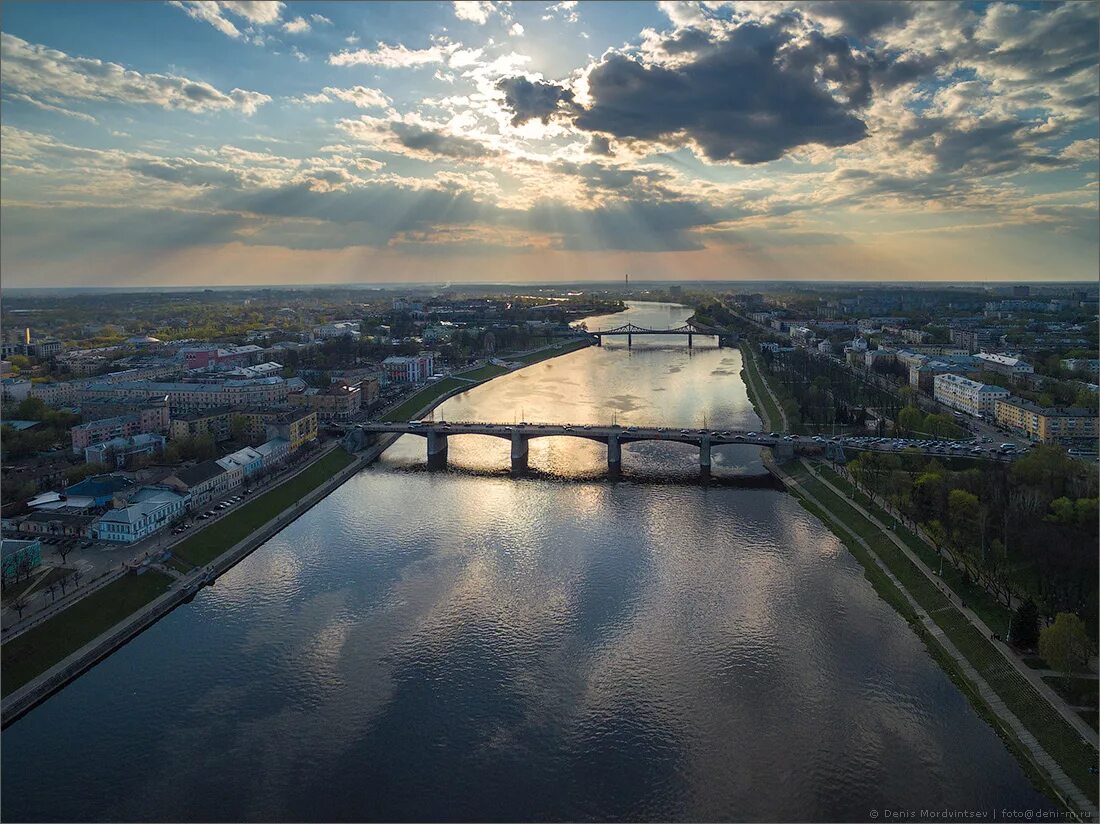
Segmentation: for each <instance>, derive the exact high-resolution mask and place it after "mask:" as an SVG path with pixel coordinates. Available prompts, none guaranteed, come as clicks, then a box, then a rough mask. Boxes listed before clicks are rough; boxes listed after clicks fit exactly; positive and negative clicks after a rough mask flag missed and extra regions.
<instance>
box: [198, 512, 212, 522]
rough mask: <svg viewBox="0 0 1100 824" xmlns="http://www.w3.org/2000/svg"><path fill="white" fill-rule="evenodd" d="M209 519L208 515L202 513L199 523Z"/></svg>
mask: <svg viewBox="0 0 1100 824" xmlns="http://www.w3.org/2000/svg"><path fill="white" fill-rule="evenodd" d="M209 517H210V514H209V513H208V512H204V513H202V515H200V516H199V520H200V521H205V520H206V519H207V518H209Z"/></svg>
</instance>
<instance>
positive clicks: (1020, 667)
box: [802, 459, 1098, 747]
mask: <svg viewBox="0 0 1100 824" xmlns="http://www.w3.org/2000/svg"><path fill="white" fill-rule="evenodd" d="M802 464H803V465H804V466H805V467H806V468H807V469H809V471H810V473H811V474H812V475H813V476H814V477H815V478H817V480H819V481H820V482H821V483H823V484H824V485H825V486H826V487H828V488H829V489H830V490H831V491H832V492H834V493H835V494H836V495H838V496H839V497H840V498H841V500H843V501H844V502H845V503H847V504H848V505H849V506H850V507H852V508H853V509H855V510H856V511H857V512H858V513H859V514H860V515H862V516H863V517H864V518H866V519H867V520H868V521H870V522H871V523H872V524H874V525H875V526H876V527H878V528H879V529H881V530H882V532H883V534H884V535H886V537H887V538H889V539H890V540H891V541H892V542H893V543H894V545H895V546H897V548H898V549H900V550H901V551H902V552H903V553H905V557H907V558H908V559H909V560H910V561H912V563H913V565H914V566H915V567H916V568H917V569H919V570H920V571H921V572H922V573H924V575H925V577H927V578H928V579H929V580H930V581H931V582H932V583H933V584H935V585H936V586H938V587H942V589H944V590H945V592H944V594H945V595H946V596H947V598H948V600H950V601H951V604H952V606H953V607H954V608H955V609H956V610H957V611H958V612H960V613H961V614H962V615H963V616H964V617H965V618H966V619H967V621H969V622H970V624H971V625H972V626H973V627H974V628H975V629H976V630H978V632H980V633H981V634H982V635H983V636H985V637H986V638H989V639H991V641H990V643H992V645H993V647H994V648H995V649H996V650H997V652H999V653H1000V654H1001V656H1002V657H1003V658H1004V659H1005V661H1007V662H1008V663H1009V664H1010V665H1011V666H1012V668H1013V669H1015V670H1016V672H1017V673H1019V674H1020V675H1021V676H1022V677H1023V678H1024V679H1025V680H1026V681H1027V682H1028V683H1030V684H1031V685H1032V686H1033V687H1034V688H1035V691H1036V692H1038V693H1039V695H1041V696H1042V697H1043V698H1044V699H1046V701H1047V702H1048V703H1049V704H1050V705H1051V707H1053V708H1054V710H1055V711H1057V713H1058V714H1059V715H1061V716H1062V717H1063V718H1064V719H1065V720H1066V722H1067V723H1069V724H1070V726H1072V727H1073V728H1074V729H1075V730H1077V732H1078V733H1080V735H1081V737H1082V738H1083V739H1085V740H1086V741H1088V742H1089V743H1090V744H1092V746H1093V747H1096V746H1097V743H1098V742H1097V732H1096V730H1094V729H1093V728H1092V727H1090V726H1089V725H1088V723H1087V722H1086V721H1085V719H1083V718H1082V717H1081V716H1080V715H1078V714H1077V713H1076V712H1074V711H1073V709H1072V708H1071V707H1070V705H1069V704H1067V703H1066V701H1065V699H1063V698H1062V696H1060V695H1059V694H1058V693H1057V692H1055V691H1054V689H1053V688H1052V687H1051V686H1050V685H1049V684H1047V682H1046V681H1044V680H1043V678H1042V676H1041V675H1040V674H1039V673H1038V672H1037V671H1036V670H1033V669H1032V668H1031V667H1029V666H1028V665H1027V664H1025V663H1023V662H1022V661H1021V660H1020V659H1019V658H1018V657H1017V656H1016V654H1015V653H1014V652H1012V650H1011V648H1009V646H1008V644H1006V643H1004V642H1003V641H997V640H992V639H994V638H995V634H994V632H993V630H991V629H990V628H989V626H988V625H987V624H986V623H985V621H983V620H982V619H981V618H980V617H979V616H978V615H977V613H975V612H974V611H973V610H972V609H970V608H969V607H967V606H964V605H963V602H962V599H961V598H959V596H958V595H956V594H955V593H954V592H952V591H951V589H950V588H949V587H943V586H942V581H941V579H940V577H939V576H938V575H936V573H935V572H933V571H932V569H930V568H929V567H928V566H927V565H926V564H925V563H924V561H923V560H921V558H920V556H918V555H917V554H916V553H915V552H913V550H912V549H911V548H910V547H909V545H908V544H907V543H905V541H903V540H902V539H901V538H899V537H898V536H897V533H896V532H894V531H893V530H892V529H889V528H888V527H887V526H886V525H885V524H883V523H882V521H880V520H879V519H878V518H876V517H875V516H874V515H873V514H872V513H870V512H868V511H867V510H866V509H865V508H864V507H863V506H861V505H860V504H859V502H858V501H854V500H852V498H850V497H849V496H848V495H847V493H845V492H844V491H843V490H841V489H839V488H838V487H837V486H836V485H835V484H834V483H832V482H831V481H830V480H828V479H827V478H825V477H824V476H823V475H822V474H821V473H820V472H818V471H817V469H815V468H814V467H813V465H812V464H810V462H809V461H807V460H805V459H803V461H802Z"/></svg>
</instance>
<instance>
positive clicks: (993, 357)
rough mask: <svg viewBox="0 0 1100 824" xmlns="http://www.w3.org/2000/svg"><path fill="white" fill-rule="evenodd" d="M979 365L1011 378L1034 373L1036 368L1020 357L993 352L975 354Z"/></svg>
mask: <svg viewBox="0 0 1100 824" xmlns="http://www.w3.org/2000/svg"><path fill="white" fill-rule="evenodd" d="M974 359H975V360H976V361H977V362H978V366H979V367H980V368H982V369H986V370H988V371H990V372H996V373H997V374H998V375H1007V376H1008V377H1010V378H1019V377H1021V376H1026V375H1030V374H1032V373H1033V372H1034V371H1035V369H1034V368H1033V367H1032V366H1031V364H1030V363H1025V362H1024V361H1022V360H1020V359H1019V358H1014V357H1012V356H1010V355H997V354H993V353H992V352H979V353H978V354H976V355H974Z"/></svg>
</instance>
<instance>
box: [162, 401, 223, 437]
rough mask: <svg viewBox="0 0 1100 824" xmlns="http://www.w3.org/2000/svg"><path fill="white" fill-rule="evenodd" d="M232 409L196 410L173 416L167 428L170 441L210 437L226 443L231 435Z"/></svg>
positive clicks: (220, 407)
mask: <svg viewBox="0 0 1100 824" xmlns="http://www.w3.org/2000/svg"><path fill="white" fill-rule="evenodd" d="M233 415H234V412H233V408H232V407H230V406H219V407H216V408H214V409H196V410H194V411H193V412H181V413H180V414H178V415H173V416H172V419H171V423H170V428H169V436H170V437H171V438H172V440H178V439H180V438H196V437H200V436H202V435H210V436H212V437H213V438H214V440H215V441H227V440H229V438H230V437H231V435H232V419H233Z"/></svg>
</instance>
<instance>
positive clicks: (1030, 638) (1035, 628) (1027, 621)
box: [1008, 598, 1039, 649]
mask: <svg viewBox="0 0 1100 824" xmlns="http://www.w3.org/2000/svg"><path fill="white" fill-rule="evenodd" d="M1008 632H1009V637H1010V638H1011V639H1012V643H1013V644H1014V645H1015V646H1017V647H1021V648H1023V649H1031V648H1032V647H1034V646H1035V644H1036V643H1038V641H1039V608H1038V607H1037V606H1035V602H1034V601H1032V600H1031V599H1030V598H1029V599H1028V600H1026V601H1024V602H1023V603H1022V604H1020V606H1019V607H1018V608H1017V609H1016V612H1015V613H1014V614H1013V616H1012V624H1011V626H1010V627H1009V630H1008Z"/></svg>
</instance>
